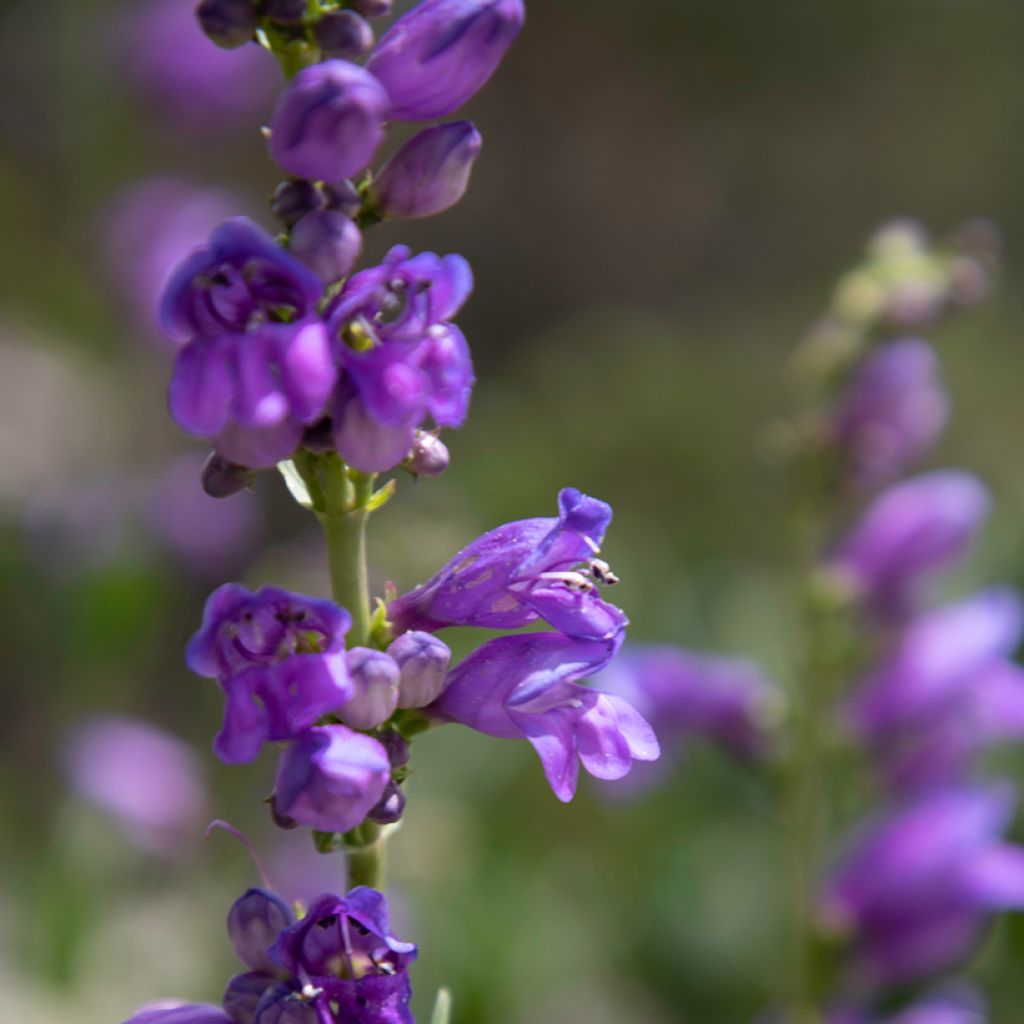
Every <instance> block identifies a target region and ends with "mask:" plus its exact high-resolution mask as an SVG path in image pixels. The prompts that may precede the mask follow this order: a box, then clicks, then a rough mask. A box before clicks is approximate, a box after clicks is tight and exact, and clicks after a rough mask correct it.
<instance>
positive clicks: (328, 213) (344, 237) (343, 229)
mask: <svg viewBox="0 0 1024 1024" xmlns="http://www.w3.org/2000/svg"><path fill="white" fill-rule="evenodd" d="M362 247H363V236H362V234H361V233H360V231H359V228H357V227H356V226H355V223H354V222H353V221H352V220H351V219H350V218H348V217H346V216H345V215H344V214H343V213H338V212H337V211H336V210H314V211H313V212H312V213H307V214H306V216H305V217H303V218H302V219H301V220H300V221H299V222H298V223H297V224H296V225H295V226H294V227H293V228H292V235H291V250H292V252H293V253H295V255H296V256H298V257H299V259H301V260H302V262H303V263H305V264H306V266H307V267H309V268H310V269H311V270H313V271H314V272H315V273H316V274H317V276H318V277H320V278H321V279H322V280H323V281H325V282H327V283H328V284H330V283H332V282H334V281H340V280H341V278H343V277H344V276H345V275H346V274H347V273H348V272H349V271H350V270H351V269H352V265H353V264H354V263H355V261H356V260H357V259H358V258H359V251H360V250H361V249H362Z"/></svg>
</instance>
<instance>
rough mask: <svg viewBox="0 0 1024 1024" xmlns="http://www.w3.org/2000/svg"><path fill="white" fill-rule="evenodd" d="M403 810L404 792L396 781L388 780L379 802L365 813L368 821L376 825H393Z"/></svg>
mask: <svg viewBox="0 0 1024 1024" xmlns="http://www.w3.org/2000/svg"><path fill="white" fill-rule="evenodd" d="M404 810H405V793H403V792H402V787H401V786H399V785H398V783H397V782H389V783H388V786H387V789H385V790H384V795H383V796H382V797H381V798H380V803H379V804H377V806H376V807H374V808H373V810H371V811H370V813H369V814H368V815H367V817H368V818H369V819H370V821H375V822H376V823H377V824H378V825H393V824H394V823H395V822H396V821H398V820H399V819H400V818H401V817H402V812H403V811H404Z"/></svg>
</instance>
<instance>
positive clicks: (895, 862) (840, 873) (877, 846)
mask: <svg viewBox="0 0 1024 1024" xmlns="http://www.w3.org/2000/svg"><path fill="white" fill-rule="evenodd" d="M1012 814H1013V796H1012V792H1011V790H1010V789H1009V788H1008V787H1005V786H988V787H984V788H983V787H964V788H959V789H950V790H941V791H939V792H936V793H934V794H932V795H930V796H927V797H924V798H922V799H919V800H917V801H914V802H911V803H909V804H907V805H905V806H903V807H901V808H898V809H897V810H895V811H893V812H892V813H891V814H890V815H889V816H888V817H886V818H883V819H882V820H880V821H878V822H876V823H875V824H874V826H873V827H872V828H870V829H869V830H868V831H867V832H866V833H865V834H864V835H862V836H861V837H860V839H859V841H858V842H856V843H855V845H854V846H853V847H852V850H851V852H850V853H848V855H847V857H846V858H845V860H844V861H843V863H842V864H841V865H840V867H839V869H838V870H837V872H836V873H835V874H834V875H833V877H832V879H831V881H830V882H829V883H828V885H827V887H826V890H825V895H824V899H823V903H822V914H823V919H824V921H825V922H826V924H827V925H828V926H829V927H831V928H833V929H836V930H838V931H840V932H845V933H847V934H848V935H849V936H850V938H851V939H852V942H853V962H854V965H855V968H856V970H857V971H858V972H859V973H861V974H862V975H863V976H865V978H866V979H867V980H869V981H871V982H872V983H874V984H893V983H898V982H903V981H912V980H915V979H918V978H921V977H923V976H925V975H927V974H930V973H932V972H934V971H938V970H942V969H945V968H948V967H949V966H951V965H952V964H954V963H955V962H956V961H957V960H959V959H960V958H962V957H963V956H965V955H966V954H968V953H969V952H970V951H971V950H972V949H973V948H974V946H975V945H976V943H977V942H978V941H979V939H980V938H981V936H982V935H983V933H984V930H985V927H986V925H987V924H988V922H989V920H990V919H991V917H992V915H993V914H995V913H996V912H997V911H1000V910H1006V909H1011V908H1016V909H1020V908H1022V907H1024V850H1022V849H1021V848H1020V847H1017V846H1011V845H1009V844H1007V843H1004V842H1002V841H1001V840H1000V838H999V837H1000V834H1001V833H1002V832H1003V830H1004V829H1005V828H1006V826H1007V824H1008V823H1009V821H1010V818H1011V817H1012Z"/></svg>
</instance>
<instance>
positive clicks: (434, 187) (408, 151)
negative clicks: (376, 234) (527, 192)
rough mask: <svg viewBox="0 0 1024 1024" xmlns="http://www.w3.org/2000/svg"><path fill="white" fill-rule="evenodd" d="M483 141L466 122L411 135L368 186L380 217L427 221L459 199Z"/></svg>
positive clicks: (437, 126) (466, 185) (428, 129)
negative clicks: (370, 186) (425, 219)
mask: <svg viewBox="0 0 1024 1024" xmlns="http://www.w3.org/2000/svg"><path fill="white" fill-rule="evenodd" d="M482 145H483V140H482V139H481V137H480V133H479V132H478V131H477V130H476V126H475V125H474V124H473V122H472V121H452V122H451V123H449V124H439V125H434V126H433V127H431V128H425V129H424V130H423V131H421V132H420V133H419V134H418V135H414V136H413V137H412V138H411V139H410V140H409V141H408V142H407V143H406V144H405V145H404V146H402V148H401V149H399V150H398V152H397V153H395V155H394V156H393V157H391V159H390V160H388V162H387V163H386V164H385V165H384V167H383V168H382V169H381V171H380V174H378V175H377V178H376V180H375V181H374V185H373V196H374V204H375V207H376V209H377V210H378V211H379V212H380V213H381V214H382V215H383V216H385V217H430V216H432V215H433V214H435V213H443V212H444V211H445V210H447V209H449V208H450V207H452V206H454V205H455V204H456V203H457V202H458V201H459V200H460V199H461V198H462V197H463V195H465V192H466V188H467V187H468V185H469V175H470V172H471V171H472V170H473V164H474V163H475V162H476V158H477V157H478V156H479V155H480V147H481V146H482Z"/></svg>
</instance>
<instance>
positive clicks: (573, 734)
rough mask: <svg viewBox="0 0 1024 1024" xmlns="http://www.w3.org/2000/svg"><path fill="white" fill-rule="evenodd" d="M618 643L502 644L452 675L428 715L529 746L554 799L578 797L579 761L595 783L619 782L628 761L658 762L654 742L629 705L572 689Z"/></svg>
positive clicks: (533, 636) (535, 640)
mask: <svg viewBox="0 0 1024 1024" xmlns="http://www.w3.org/2000/svg"><path fill="white" fill-rule="evenodd" d="M617 646H618V644H617V642H612V643H608V642H602V641H597V640H579V639H574V638H571V637H567V636H563V635H562V634H561V633H523V634H520V635H517V636H505V637H499V638H498V639H497V640H491V641H490V642H488V643H486V644H484V645H483V646H482V647H480V648H478V649H477V650H476V651H474V652H473V653H472V654H471V655H469V657H468V658H466V659H465V660H463V661H462V662H460V663H459V665H457V666H456V667H455V668H454V669H453V670H452V672H451V673H450V675H449V680H448V685H447V687H446V689H445V691H444V693H443V694H442V695H441V697H440V699H439V700H438V701H437V702H436V703H435V704H433V705H432V706H431V708H430V711H432V712H434V713H436V714H437V715H438V716H439V717H440V718H442V719H444V720H447V721H453V722H461V723H462V724H463V725H468V726H470V727H471V728H473V729H476V730H477V731H479V732H483V733H486V734H487V735H489V736H497V737H500V738H502V739H527V740H529V741H530V743H531V744H533V747H534V749H535V750H536V751H537V753H538V755H539V756H540V760H541V764H542V765H543V766H544V774H545V775H546V776H547V780H548V782H549V783H550V785H551V788H552V790H553V791H554V793H555V796H557V797H558V799H559V800H562V801H569V800H571V799H572V798H573V795H574V794H575V792H576V782H577V778H578V776H579V764H578V761H577V759H579V760H581V761H582V762H583V767H584V768H586V770H587V771H588V772H589V773H590V774H591V775H593V776H595V777H596V778H599V779H621V778H622V777H623V776H624V775H626V774H627V772H628V771H629V770H630V767H631V766H632V763H633V761H653V760H655V759H656V758H657V757H658V754H659V748H658V741H657V739H656V738H655V735H654V731H653V730H652V729H651V727H650V725H648V723H647V722H646V720H645V719H644V718H643V717H642V716H641V715H640V714H639V713H638V712H637V711H636V710H635V709H634V708H633V706H632V705H631V704H629V703H628V702H627V701H625V700H623V699H622V698H621V697H616V696H614V695H612V694H607V693H601V692H599V691H597V690H591V689H588V688H587V687H585V686H579V685H578V684H577V682H576V681H577V680H578V679H582V678H584V677H585V676H589V675H593V674H594V673H595V672H597V671H599V670H600V669H602V668H604V666H605V665H607V664H608V662H609V660H610V659H611V657H612V656H613V655H614V653H615V650H616V649H617Z"/></svg>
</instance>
